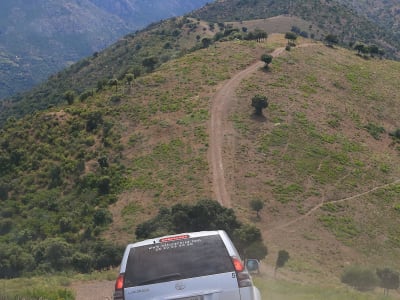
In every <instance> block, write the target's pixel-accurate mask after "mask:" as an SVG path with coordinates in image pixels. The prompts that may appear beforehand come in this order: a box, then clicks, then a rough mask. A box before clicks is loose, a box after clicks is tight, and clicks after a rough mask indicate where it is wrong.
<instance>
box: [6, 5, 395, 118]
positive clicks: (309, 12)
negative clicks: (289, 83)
mask: <svg viewBox="0 0 400 300" xmlns="http://www.w3.org/2000/svg"><path fill="white" fill-rule="evenodd" d="M93 2H94V3H95V4H96V5H99V7H102V8H104V9H108V10H110V11H112V12H113V13H115V14H117V15H118V17H120V18H127V17H128V15H129V14H127V15H124V12H130V11H133V10H134V8H137V6H134V5H133V4H132V3H131V4H129V3H128V1H125V2H123V3H122V2H121V3H119V2H113V3H114V4H115V5H111V4H110V3H108V2H107V4H106V3H105V2H102V1H93ZM118 3H119V4H118ZM135 3H136V4H137V5H138V3H142V2H140V1H138V2H135ZM143 3H148V2H143ZM143 3H142V4H143ZM152 3H153V4H154V5H156V4H155V3H159V2H157V1H155V2H152ZM168 3H169V6H168V7H170V6H172V7H173V6H174V5H175V3H176V1H170V2H168ZM190 3H191V2H190V1H189V2H187V3H186V4H187V5H190ZM289 4H290V5H289ZM92 5H93V3H92ZM143 5H144V4H143ZM157 5H158V4H157ZM159 5H161V4H159ZM348 6H349V4H347V5H341V4H339V3H338V2H335V1H322V0H319V1H288V0H287V1H286V0H285V1H269V0H266V1H239V0H233V1H216V2H215V3H210V4H208V5H206V6H205V7H204V8H202V9H200V10H198V11H195V12H194V13H192V16H193V17H195V19H193V18H172V19H169V20H166V21H162V22H158V23H155V24H152V25H151V26H149V27H148V28H145V29H144V30H141V31H139V32H136V33H135V34H129V35H127V36H125V37H123V38H121V39H120V40H119V41H118V42H116V43H115V44H114V45H112V46H111V47H109V48H107V49H105V50H104V51H100V52H95V53H93V55H92V57H86V58H85V59H82V60H81V61H79V62H78V63H76V64H74V65H72V66H71V67H69V68H67V69H64V70H63V71H61V72H59V73H57V74H54V75H52V76H50V77H49V80H47V81H46V82H44V83H43V84H41V85H38V86H35V88H34V89H32V90H31V91H29V92H27V93H23V94H19V95H17V96H15V97H12V98H7V99H4V101H3V102H2V103H1V108H0V126H1V124H3V123H4V121H5V120H6V119H7V118H8V117H10V116H14V117H17V118H18V117H20V116H23V115H25V114H27V113H31V112H34V111H37V110H41V109H45V108H47V107H49V106H54V105H58V104H60V103H63V102H65V99H64V93H65V92H66V91H68V90H72V91H74V92H75V94H76V95H79V96H80V95H82V97H85V94H87V93H89V92H90V90H93V89H98V88H99V87H100V88H101V87H102V86H103V85H104V84H105V83H107V82H108V81H109V80H110V79H113V78H116V79H118V80H120V79H122V77H123V76H124V75H125V74H127V73H132V74H134V75H135V76H139V75H142V74H144V73H146V72H148V71H151V69H152V68H150V69H149V68H147V67H145V66H144V65H143V62H144V61H145V60H146V59H151V60H153V61H155V62H156V63H155V65H154V66H153V67H154V68H157V67H158V66H159V65H161V64H162V63H164V62H166V61H168V60H169V59H171V58H176V57H179V56H180V55H184V54H185V53H187V52H188V51H192V50H195V49H197V48H199V46H201V40H202V39H203V38H205V37H208V38H213V37H214V38H215V37H216V36H220V35H221V34H224V33H225V29H226V27H228V26H233V27H234V28H239V29H240V30H241V29H249V30H255V29H257V28H259V29H263V30H265V31H267V32H269V33H273V32H283V33H284V32H287V31H289V30H291V29H292V27H293V26H294V27H297V28H298V29H299V30H300V31H301V34H302V35H304V36H308V37H311V38H313V39H316V40H321V39H323V38H324V36H325V35H326V34H329V33H334V34H337V35H338V37H339V42H340V44H341V45H345V46H348V45H349V44H351V45H353V44H354V43H357V42H360V41H363V42H364V43H365V44H366V45H372V44H374V43H376V44H377V45H379V47H380V49H384V51H385V52H386V56H387V57H396V55H397V54H396V53H397V51H398V50H396V49H399V48H400V44H399V43H400V42H399V40H398V39H396V37H395V36H393V35H392V31H391V30H389V31H388V30H387V29H382V28H380V27H379V26H377V25H376V24H374V23H372V22H371V21H370V20H369V19H367V17H362V16H360V15H358V14H356V13H355V9H352V8H350V7H348ZM365 6H366V5H365ZM144 7H147V6H144ZM360 7H361V6H360ZM387 8H389V6H388V7H387ZM168 11H169V10H168ZM315 12H318V13H315ZM196 18H200V20H201V21H199V20H197V19H196ZM203 20H206V21H203ZM223 21H224V22H225V21H226V23H222V22H223ZM215 22H217V23H215ZM393 22H395V21H394V19H393ZM355 24H356V26H355ZM8 78H10V77H8ZM16 82H17V81H16Z"/></svg>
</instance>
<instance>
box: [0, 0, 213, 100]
mask: <svg viewBox="0 0 400 300" xmlns="http://www.w3.org/2000/svg"><path fill="white" fill-rule="evenodd" d="M205 3H206V0H173V1H160V0H153V1H149V0H146V1H144V0H114V1H105V0H82V1H78V0H65V1H53V0H38V1H23V0H2V1H1V2H0V99H1V98H4V97H7V96H10V95H12V94H15V93H17V92H20V91H24V90H27V89H29V88H31V87H32V86H34V85H36V84H38V83H39V82H41V81H43V80H44V79H46V78H47V77H48V76H49V75H50V74H52V73H55V72H56V71H58V70H60V69H62V68H64V67H66V66H68V65H70V64H71V63H73V62H76V61H77V60H79V59H80V58H82V57H85V56H87V55H90V54H91V53H93V52H95V51H99V50H101V49H103V48H105V47H106V46H108V45H110V44H111V43H113V42H115V41H116V40H117V39H118V38H120V37H121V36H123V35H125V34H127V33H129V32H132V31H135V30H137V29H140V28H143V27H144V26H145V25H147V24H149V23H151V22H154V21H157V20H159V19H162V18H168V17H171V16H176V15H181V14H184V13H186V12H189V11H191V10H193V9H195V8H198V7H200V6H202V5H203V4H205Z"/></svg>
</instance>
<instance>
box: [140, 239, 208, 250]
mask: <svg viewBox="0 0 400 300" xmlns="http://www.w3.org/2000/svg"><path fill="white" fill-rule="evenodd" d="M201 242H202V241H201V239H190V240H179V241H174V242H168V243H160V244H156V245H151V246H150V247H149V249H148V250H149V251H155V252H159V251H163V250H169V249H176V248H182V247H190V246H194V245H196V244H199V243H201Z"/></svg>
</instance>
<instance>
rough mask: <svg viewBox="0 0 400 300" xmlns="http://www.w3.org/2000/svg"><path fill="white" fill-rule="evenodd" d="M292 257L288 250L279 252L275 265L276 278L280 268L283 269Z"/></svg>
mask: <svg viewBox="0 0 400 300" xmlns="http://www.w3.org/2000/svg"><path fill="white" fill-rule="evenodd" d="M289 258H290V256H289V253H288V252H287V251H286V250H279V252H278V258H277V259H276V263H275V272H274V276H276V272H277V270H278V269H279V268H283V267H284V265H285V264H286V262H287V261H288V260H289Z"/></svg>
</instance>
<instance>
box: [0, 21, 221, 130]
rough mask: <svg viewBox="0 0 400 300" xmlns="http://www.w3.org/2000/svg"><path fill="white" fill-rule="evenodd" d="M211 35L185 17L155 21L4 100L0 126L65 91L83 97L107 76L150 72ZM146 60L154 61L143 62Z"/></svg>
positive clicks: (59, 100)
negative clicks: (150, 62) (146, 63)
mask: <svg viewBox="0 0 400 300" xmlns="http://www.w3.org/2000/svg"><path fill="white" fill-rule="evenodd" d="M214 34H215V33H214V32H211V31H210V30H209V29H208V25H207V24H205V23H204V22H199V21H195V20H193V19H188V18H184V17H179V18H172V19H168V20H165V21H162V22H158V23H154V24H152V25H150V26H148V27H147V28H145V29H144V30H141V31H138V32H137V33H136V34H130V35H127V36H125V37H124V38H121V39H120V40H119V41H118V42H116V43H115V44H113V45H112V46H110V47H108V48H107V49H105V50H104V51H101V52H96V53H94V54H93V55H92V56H89V57H86V58H84V59H82V60H80V61H79V62H77V63H76V64H73V65H72V66H70V67H69V68H66V69H64V70H62V71H60V72H59V73H57V74H54V75H52V76H50V77H49V79H48V80H47V81H46V82H44V83H42V84H40V85H38V86H36V87H34V88H33V89H32V90H31V91H29V92H27V93H24V94H21V95H18V96H15V97H13V98H10V99H7V100H4V101H3V103H1V104H2V107H1V109H0V125H1V124H2V123H4V121H5V120H6V119H7V118H8V117H10V116H15V117H20V116H23V115H25V114H28V113H31V112H33V111H36V110H42V109H45V108H47V107H49V106H54V105H58V104H60V103H65V99H64V93H65V92H66V91H69V90H71V91H73V92H74V93H75V94H76V95H77V96H78V97H85V94H87V93H88V92H89V93H90V91H92V90H94V89H102V87H103V86H104V85H107V84H108V81H109V80H110V79H118V80H122V79H124V76H125V75H126V74H127V73H130V74H133V75H134V76H135V77H138V76H140V75H143V74H146V73H147V72H151V71H152V70H153V69H155V68H157V67H158V66H160V65H161V64H162V63H164V62H166V61H168V60H170V59H173V58H176V57H179V56H181V55H184V54H185V53H187V52H188V51H191V49H193V48H195V47H198V46H199V45H200V44H201V40H200V39H202V38H205V37H212V36H213V35H214ZM197 37H199V40H198V39H197ZM146 59H147V60H148V59H150V60H152V61H153V62H154V64H152V65H148V66H147V65H144V64H143V62H144V61H145V60H146Z"/></svg>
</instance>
